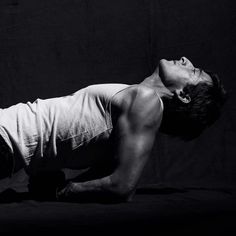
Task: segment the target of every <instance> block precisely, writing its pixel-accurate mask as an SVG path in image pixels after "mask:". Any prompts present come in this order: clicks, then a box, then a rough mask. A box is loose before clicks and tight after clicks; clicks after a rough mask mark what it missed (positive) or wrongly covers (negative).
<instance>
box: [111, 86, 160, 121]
mask: <svg viewBox="0 0 236 236" xmlns="http://www.w3.org/2000/svg"><path fill="white" fill-rule="evenodd" d="M115 107H116V110H119V114H120V115H121V114H125V113H126V114H128V115H129V116H130V117H132V119H135V120H136V121H137V120H140V121H142V122H143V121H144V120H145V121H146V122H151V123H153V122H155V123H156V122H158V123H159V121H160V120H161V117H162V110H163V109H162V102H161V100H160V97H159V96H158V94H157V92H156V91H155V90H154V89H152V88H149V87H147V86H144V85H140V84H138V85H132V86H130V87H129V88H127V89H126V90H124V91H123V92H122V93H120V94H119V95H118V96H117V97H116V98H115Z"/></svg>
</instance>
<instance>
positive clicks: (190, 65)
mask: <svg viewBox="0 0 236 236" xmlns="http://www.w3.org/2000/svg"><path fill="white" fill-rule="evenodd" d="M180 61H181V64H182V65H184V66H187V67H191V68H192V67H193V64H192V63H191V61H190V60H189V59H188V58H186V57H181V59H180Z"/></svg>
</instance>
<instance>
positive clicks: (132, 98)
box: [57, 57, 211, 201]
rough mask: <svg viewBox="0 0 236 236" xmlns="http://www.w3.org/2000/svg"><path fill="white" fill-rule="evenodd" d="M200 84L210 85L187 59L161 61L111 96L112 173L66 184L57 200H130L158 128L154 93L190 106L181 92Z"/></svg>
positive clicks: (157, 100)
mask: <svg viewBox="0 0 236 236" xmlns="http://www.w3.org/2000/svg"><path fill="white" fill-rule="evenodd" d="M200 82H203V83H211V78H210V76H209V75H207V74H206V73H205V72H204V71H202V70H200V69H198V68H195V67H194V66H193V64H192V63H191V62H190V61H189V60H188V59H187V58H185V57H182V58H181V59H180V60H176V61H167V60H165V59H162V60H160V62H159V65H158V67H157V68H156V70H155V72H154V73H153V74H152V75H151V76H149V77H147V78H146V79H145V80H144V81H142V82H141V83H140V84H138V85H135V86H131V87H129V88H128V89H126V90H124V91H122V92H121V93H119V94H118V95H117V96H115V98H114V100H113V102H112V111H113V112H112V116H113V118H114V117H115V122H114V134H115V145H114V146H115V149H116V150H115V156H114V159H115V160H116V163H117V164H116V167H115V168H114V171H113V172H112V173H110V174H108V175H105V176H103V177H101V178H99V177H97V178H95V179H91V180H88V181H82V182H69V183H68V184H67V185H66V186H65V187H64V188H62V189H60V190H58V191H57V197H58V199H63V198H71V197H75V198H76V197H79V196H82V194H83V193H86V194H88V193H90V194H95V193H102V194H107V195H109V196H111V197H118V199H120V200H122V201H130V200H132V197H133V196H134V193H135V190H136V187H137V184H138V181H139V179H140V176H141V174H142V171H143V168H144V166H145V164H146V162H147V160H148V158H149V156H150V152H151V150H152V147H153V143H154V140H155V136H156V134H157V132H158V129H159V127H160V124H161V118H162V111H161V102H160V99H159V98H158V96H157V93H158V95H159V96H160V97H168V98H170V99H171V97H172V96H173V94H174V93H176V94H177V95H178V97H179V99H180V100H181V101H182V102H191V99H190V97H189V95H188V94H184V92H183V88H184V87H185V86H186V85H187V84H197V83H200ZM94 196H95V195H94Z"/></svg>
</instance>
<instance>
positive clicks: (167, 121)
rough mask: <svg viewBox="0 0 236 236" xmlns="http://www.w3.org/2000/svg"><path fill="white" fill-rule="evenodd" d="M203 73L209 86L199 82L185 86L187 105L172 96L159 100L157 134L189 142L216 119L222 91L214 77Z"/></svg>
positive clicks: (217, 79)
mask: <svg viewBox="0 0 236 236" xmlns="http://www.w3.org/2000/svg"><path fill="white" fill-rule="evenodd" d="M205 72H206V73H207V74H208V75H209V76H210V77H211V79H212V83H211V84H209V83H206V82H200V83H199V84H197V85H190V84H188V85H186V86H185V88H184V90H183V91H184V92H185V93H186V94H188V95H189V96H190V98H191V101H190V102H189V103H183V102H182V101H180V99H179V98H178V97H177V95H176V94H175V95H174V97H173V98H172V99H163V103H164V112H163V119H162V124H161V127H160V131H161V132H164V133H167V134H170V135H172V136H180V137H182V138H183V139H185V140H191V139H193V138H195V137H197V136H199V135H200V133H201V132H202V131H203V130H204V129H205V128H206V127H208V126H210V125H211V124H213V123H214V122H215V121H216V120H217V119H218V118H219V116H220V113H221V110H222V106H223V104H224V103H225V101H226V91H225V89H224V88H223V86H222V84H221V81H220V79H219V77H218V75H217V74H215V73H213V72H211V71H206V70H205Z"/></svg>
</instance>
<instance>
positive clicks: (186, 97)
mask: <svg viewBox="0 0 236 236" xmlns="http://www.w3.org/2000/svg"><path fill="white" fill-rule="evenodd" d="M175 92H176V95H177V97H178V98H179V100H180V101H181V102H183V103H190V102H191V97H190V96H189V95H188V94H187V93H185V92H184V91H183V90H182V89H179V90H176V91H175Z"/></svg>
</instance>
